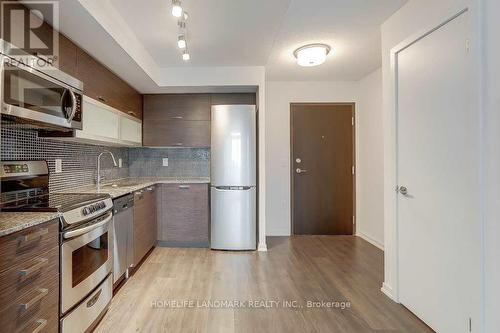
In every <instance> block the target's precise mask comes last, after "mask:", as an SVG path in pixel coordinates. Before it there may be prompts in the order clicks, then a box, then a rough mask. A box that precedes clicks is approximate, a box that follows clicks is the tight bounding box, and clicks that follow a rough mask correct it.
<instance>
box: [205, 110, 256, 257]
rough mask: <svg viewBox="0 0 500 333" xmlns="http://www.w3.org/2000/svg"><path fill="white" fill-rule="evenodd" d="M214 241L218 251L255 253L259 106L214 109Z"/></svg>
mask: <svg viewBox="0 0 500 333" xmlns="http://www.w3.org/2000/svg"><path fill="white" fill-rule="evenodd" d="M210 155H211V163H210V169H211V177H210V178H211V179H210V181H211V217H212V218H211V240H210V246H211V248H212V249H217V250H255V249H256V246H257V242H256V239H257V227H256V219H257V218H256V205H257V203H256V200H257V198H256V197H257V194H256V193H257V192H256V179H257V172H256V160H257V154H256V109H255V105H215V106H212V125H211V153H210Z"/></svg>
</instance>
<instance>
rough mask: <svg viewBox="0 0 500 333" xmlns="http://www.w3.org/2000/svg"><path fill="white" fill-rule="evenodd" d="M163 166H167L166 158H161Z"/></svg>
mask: <svg viewBox="0 0 500 333" xmlns="http://www.w3.org/2000/svg"><path fill="white" fill-rule="evenodd" d="M163 166H168V157H165V158H163Z"/></svg>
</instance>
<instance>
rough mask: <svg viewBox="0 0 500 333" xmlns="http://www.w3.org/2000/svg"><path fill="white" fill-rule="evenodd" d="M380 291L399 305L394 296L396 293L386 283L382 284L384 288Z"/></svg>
mask: <svg viewBox="0 0 500 333" xmlns="http://www.w3.org/2000/svg"><path fill="white" fill-rule="evenodd" d="M380 291H382V292H383V293H384V295H385V296H387V297H389V298H390V299H391V300H393V301H394V302H396V303H399V302H398V301H397V300H396V297H395V296H394V291H393V290H392V288H391V287H390V286H388V285H387V284H386V283H385V282H384V283H382V288H380Z"/></svg>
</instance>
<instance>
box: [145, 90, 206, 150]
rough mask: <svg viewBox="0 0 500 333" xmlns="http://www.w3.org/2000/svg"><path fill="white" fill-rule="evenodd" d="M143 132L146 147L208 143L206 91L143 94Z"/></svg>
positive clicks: (186, 145) (192, 145) (195, 145)
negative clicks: (197, 92) (201, 92)
mask: <svg viewBox="0 0 500 333" xmlns="http://www.w3.org/2000/svg"><path fill="white" fill-rule="evenodd" d="M143 133H144V141H143V144H144V145H145V146H148V147H210V95H207V94H175V95H172V94H163V95H145V96H144V115H143Z"/></svg>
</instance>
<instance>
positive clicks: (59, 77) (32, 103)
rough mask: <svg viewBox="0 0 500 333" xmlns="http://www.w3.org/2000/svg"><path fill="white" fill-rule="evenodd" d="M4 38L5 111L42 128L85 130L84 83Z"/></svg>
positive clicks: (1, 50) (0, 46) (1, 47)
mask: <svg viewBox="0 0 500 333" xmlns="http://www.w3.org/2000/svg"><path fill="white" fill-rule="evenodd" d="M10 48H11V46H10V44H9V43H7V42H5V41H2V40H0V60H1V63H0V69H1V75H0V78H1V83H0V87H1V90H2V92H1V93H0V96H1V112H2V115H3V116H4V117H12V118H13V119H14V120H19V121H21V122H28V123H32V124H35V125H37V126H38V127H42V128H53V127H56V128H59V129H67V130H71V129H82V95H83V83H82V82H81V81H79V80H77V79H75V78H73V77H71V76H70V75H68V74H66V73H64V72H62V71H60V70H59V69H57V68H55V67H52V66H50V65H48V64H47V63H44V62H43V60H40V58H37V57H35V56H30V55H26V56H22V57H20V56H12V55H10V54H9V50H10Z"/></svg>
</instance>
